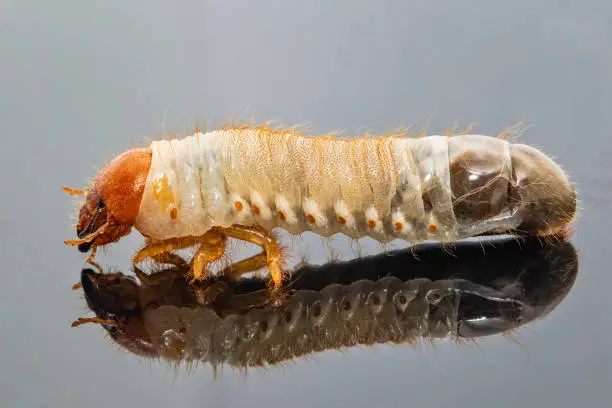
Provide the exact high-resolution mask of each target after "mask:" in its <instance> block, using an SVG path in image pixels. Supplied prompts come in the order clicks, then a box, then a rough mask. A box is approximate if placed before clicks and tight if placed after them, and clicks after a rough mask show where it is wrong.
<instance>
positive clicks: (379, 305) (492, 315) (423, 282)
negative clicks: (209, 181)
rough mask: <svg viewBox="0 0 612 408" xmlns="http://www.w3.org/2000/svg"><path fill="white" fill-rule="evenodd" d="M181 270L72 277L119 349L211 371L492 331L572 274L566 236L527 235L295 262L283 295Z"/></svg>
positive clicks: (554, 299)
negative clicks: (193, 278) (192, 279)
mask: <svg viewBox="0 0 612 408" xmlns="http://www.w3.org/2000/svg"><path fill="white" fill-rule="evenodd" d="M188 267H189V266H188V265H187V264H185V265H182V266H176V267H175V266H173V267H170V268H167V269H162V270H160V271H159V272H157V273H155V274H154V275H151V276H149V275H143V274H139V276H140V277H142V278H143V279H144V281H139V280H137V279H136V278H134V277H132V276H126V275H123V274H122V273H115V274H100V273H96V272H94V271H93V270H91V269H84V270H83V271H82V273H81V280H82V287H83V291H84V294H85V298H86V301H87V304H88V306H89V308H90V309H91V310H92V311H93V312H94V313H95V315H96V317H95V318H83V319H79V320H78V321H77V322H75V324H74V325H78V324H81V323H85V322H96V323H100V324H101V326H102V327H103V328H104V329H105V331H107V332H108V333H109V334H110V337H111V338H112V339H113V340H114V341H115V342H116V343H117V344H119V345H120V346H121V347H123V348H124V349H126V350H128V351H129V352H131V353H133V354H136V355H139V356H144V357H148V358H153V359H163V360H167V361H170V362H175V363H209V364H211V366H212V367H214V368H215V369H216V368H217V367H219V366H223V365H229V366H232V367H235V368H245V367H257V366H266V365H274V364H278V363H282V362H285V361H291V360H294V359H296V358H299V357H304V356H307V355H310V354H313V353H316V352H321V351H325V350H330V349H339V348H342V349H345V348H347V347H353V346H357V345H374V344H383V343H394V344H402V343H406V344H412V343H416V342H419V341H421V340H427V339H433V338H449V339H453V340H460V339H473V338H478V337H482V336H491V335H497V334H503V333H506V332H508V331H511V330H514V329H517V328H518V327H520V326H523V325H525V324H527V323H529V322H532V321H535V320H537V319H541V318H542V317H544V316H546V315H547V314H548V313H549V312H550V311H552V310H553V309H554V308H555V307H556V306H557V305H558V304H559V303H560V302H561V301H562V300H563V299H564V298H565V296H566V295H567V293H568V292H569V290H570V289H571V287H572V285H573V283H574V281H575V278H576V275H577V273H578V260H577V252H576V250H575V248H574V246H573V245H572V244H571V243H569V242H567V241H558V242H555V243H552V242H545V241H541V240H539V239H537V238H535V237H534V238H526V239H524V240H515V239H505V240H503V239H502V240H498V241H495V242H463V243H458V244H457V245H456V247H455V248H454V250H453V254H448V253H447V252H445V251H443V250H442V248H441V246H440V245H439V244H424V245H420V246H417V247H416V248H413V249H409V250H401V251H394V252H390V253H385V254H382V255H376V256H372V257H367V258H360V259H356V260H352V261H348V262H334V263H329V264H325V265H321V266H312V265H306V266H303V267H301V268H299V269H298V270H296V271H294V273H293V274H292V278H291V282H289V283H287V285H286V287H285V288H283V293H284V295H283V297H280V298H279V297H272V296H270V292H269V291H268V290H267V289H266V281H264V280H259V279H255V278H250V279H240V280H233V281H232V280H229V279H227V278H226V277H223V276H220V277H214V278H211V279H209V280H207V281H205V282H198V283H196V284H189V283H188V278H186V277H185V271H186V270H187V269H188Z"/></svg>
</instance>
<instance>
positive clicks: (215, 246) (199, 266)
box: [190, 235, 225, 283]
mask: <svg viewBox="0 0 612 408" xmlns="http://www.w3.org/2000/svg"><path fill="white" fill-rule="evenodd" d="M224 253H225V237H223V236H222V235H217V236H216V237H207V238H205V239H203V242H202V245H200V249H198V252H196V254H195V256H194V257H193V263H192V268H191V270H192V273H193V279H192V280H191V282H190V283H193V282H195V281H196V280H204V279H206V278H207V277H208V275H209V271H208V268H207V265H208V264H209V263H211V262H214V261H216V260H218V259H220V258H221V257H222V256H223V254H224Z"/></svg>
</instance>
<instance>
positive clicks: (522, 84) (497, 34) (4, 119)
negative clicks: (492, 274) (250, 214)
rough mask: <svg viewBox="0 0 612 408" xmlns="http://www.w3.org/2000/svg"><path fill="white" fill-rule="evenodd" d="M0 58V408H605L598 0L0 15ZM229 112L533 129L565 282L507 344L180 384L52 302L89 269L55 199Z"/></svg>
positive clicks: (605, 213)
mask: <svg viewBox="0 0 612 408" xmlns="http://www.w3.org/2000/svg"><path fill="white" fill-rule="evenodd" d="M186 3H189V4H186ZM294 3H295V4H294ZM297 3H300V4H297ZM0 49H1V50H2V63H1V64H0V115H1V117H0V134H1V135H2V136H1V137H2V140H3V148H2V162H1V164H0V166H1V169H0V181H1V186H2V199H1V200H0V217H1V222H2V225H3V228H2V231H3V239H2V241H3V242H2V246H1V249H0V250H1V251H2V259H3V261H4V262H3V263H4V266H3V270H2V285H1V288H0V291H1V292H0V316H1V319H2V320H1V321H2V324H3V327H2V346H3V347H2V364H1V365H0V367H1V372H0V395H2V397H3V406H7V407H13V406H14V407H56V406H57V407H60V406H61V407H65V406H90V407H98V406H99V407H103V406H113V405H118V406H126V405H128V404H131V405H137V406H151V407H157V406H168V405H169V404H180V405H181V406H234V405H238V404H248V405H250V406H267V407H270V406H289V405H291V406H294V407H308V406H316V405H319V404H321V405H322V406H339V405H344V404H346V405H348V406H358V407H361V406H364V407H366V406H368V407H369V406H373V405H378V406H398V405H400V404H401V405H414V406H424V405H426V406H428V407H444V406H493V405H494V406H502V407H515V406H535V405H538V406H546V407H548V406H550V407H573V406H576V405H578V404H580V405H586V406H596V405H602V404H603V406H605V404H608V403H609V401H608V399H609V398H608V396H609V395H610V379H611V378H612V353H611V351H610V346H609V334H610V332H611V331H612V319H611V318H610V317H609V315H608V313H609V310H611V309H612V300H610V297H609V295H608V290H609V287H610V282H611V279H610V277H609V267H608V265H609V249H608V245H607V243H608V241H609V239H608V238H607V237H608V235H609V231H608V230H609V228H610V227H611V226H612V225H611V223H610V221H609V218H610V211H611V210H612V205H611V204H610V202H611V200H610V199H611V196H612V194H611V193H610V189H611V188H612V176H611V174H612V172H611V170H612V165H610V163H609V156H610V154H611V153H612V139H611V137H610V135H611V134H612V119H610V118H611V117H612V116H611V115H610V113H611V112H612V9H611V7H610V6H609V4H608V2H607V1H585V2H580V3H579V2H568V1H540V2H537V3H536V2H530V1H515V2H507V3H503V4H502V3H501V2H487V1H472V2H462V3H459V2H454V1H437V2H417V1H394V2H391V1H389V2H376V3H374V2H351V1H342V2H333V4H331V3H330V2H325V1H311V2H291V4H289V3H288V2H284V1H265V2H264V1H260V2H246V1H242V2H231V3H228V2H212V1H208V2H185V3H184V4H181V5H175V4H174V3H173V2H160V1H148V2H144V1H141V2H99V3H98V4H97V5H95V6H92V5H89V4H86V2H79V1H55V2H43V1H11V0H9V1H3V2H2V3H1V4H0ZM232 118H237V119H244V120H248V119H251V118H252V119H254V120H256V121H258V122H263V121H266V120H275V121H278V122H280V123H286V124H296V123H297V124H310V125H311V126H310V131H311V132H312V133H322V132H327V131H332V130H336V129H343V130H346V131H347V133H350V134H357V133H360V132H363V131H364V130H372V131H375V132H384V131H388V130H393V129H394V128H396V127H400V126H406V125H409V124H413V125H414V127H415V129H420V128H421V127H423V126H425V125H428V131H429V133H435V132H443V131H445V130H446V129H448V128H449V127H452V126H453V125H454V124H458V125H459V126H466V125H468V124H469V123H470V122H476V123H477V128H476V129H477V130H478V131H480V132H482V133H494V134H496V133H499V132H500V131H501V130H502V129H503V128H504V127H506V126H509V125H513V124H515V123H517V122H519V121H523V122H525V124H527V125H534V126H532V127H531V128H530V129H528V130H527V132H526V133H525V134H524V135H523V136H522V138H521V140H522V141H524V142H526V143H529V144H533V145H535V146H537V147H541V148H542V149H543V150H545V151H546V152H548V153H550V154H551V155H553V156H554V157H555V158H556V159H557V160H558V161H559V162H560V163H562V164H563V166H564V168H565V169H566V170H567V171H568V172H569V173H570V174H571V175H572V178H573V179H574V180H575V181H576V183H577V185H578V188H579V192H580V197H581V200H582V203H581V204H582V213H581V215H580V218H579V220H578V223H577V225H576V228H575V234H574V236H573V238H572V241H573V242H574V244H575V245H576V247H577V248H578V250H579V251H580V257H581V258H580V272H579V275H578V279H577V281H576V284H575V285H574V288H573V289H572V291H571V292H570V293H569V295H568V297H567V298H566V299H565V300H564V301H563V303H561V304H560V305H559V307H558V308H557V309H556V310H554V311H553V313H552V314H551V315H550V316H548V317H547V318H546V319H545V320H543V321H541V322H539V323H536V324H534V325H531V326H528V327H525V328H523V329H521V330H520V331H519V332H518V333H517V334H516V338H517V339H518V341H519V342H520V345H519V344H517V343H516V342H513V341H512V340H510V339H506V338H504V337H501V336H497V337H491V338H487V339H483V340H481V341H479V343H478V344H479V346H478V347H465V346H457V345H456V344H454V343H451V342H438V343H437V346H436V347H432V346H423V347H420V348H412V347H410V346H404V347H397V346H396V347H390V346H384V347H383V346H379V347H376V348H374V349H367V348H361V349H355V350H349V351H347V352H344V353H339V352H328V353H324V354H320V355H317V356H315V357H313V358H309V359H306V360H300V361H296V362H295V363H292V364H288V365H286V366H284V367H279V368H271V369H268V370H266V371H265V372H261V371H254V370H252V371H249V372H248V375H247V376H246V377H245V376H244V374H242V373H239V372H234V371H232V370H225V371H224V372H223V373H222V375H221V376H220V377H219V378H217V380H213V376H212V371H211V370H210V368H209V367H207V366H201V367H199V368H197V369H196V370H195V371H194V372H193V373H191V374H189V373H187V372H186V371H184V370H179V371H178V372H175V371H174V369H172V368H169V367H168V366H167V365H166V364H164V363H163V362H159V363H158V362H148V361H143V360H139V359H138V358H136V357H134V356H132V355H129V354H127V353H125V352H123V351H121V350H118V348H117V346H116V345H114V344H113V343H112V342H111V341H110V340H109V339H107V338H105V337H104V336H103V335H102V331H101V329H100V328H98V327H95V326H84V327H80V328H78V329H72V328H70V323H71V322H72V320H73V319H74V318H76V317H80V316H84V315H85V314H86V311H87V310H86V306H85V303H84V301H83V299H82V296H81V294H80V293H79V292H73V291H71V290H70V287H71V285H72V284H74V283H75V282H77V281H78V279H79V273H80V269H81V267H82V266H83V262H84V260H85V257H84V256H83V254H80V253H78V251H76V249H74V248H68V247H65V246H64V245H63V240H64V239H69V238H72V237H73V236H74V229H73V227H72V222H73V220H72V219H71V218H70V216H71V215H72V214H73V213H74V211H75V205H74V200H73V199H72V198H71V197H69V196H66V195H65V194H63V193H62V191H61V187H62V186H63V185H68V186H71V187H75V188H79V187H82V186H84V184H85V182H86V181H87V180H88V179H89V178H90V177H91V176H93V175H94V174H95V171H96V169H97V168H100V167H101V166H102V165H103V164H104V163H105V162H106V161H108V160H109V159H110V158H112V157H113V155H115V154H117V153H120V152H122V151H123V150H125V149H126V148H129V147H132V146H136V145H142V144H145V143H146V139H145V138H146V137H158V136H161V135H163V134H166V133H168V132H171V131H172V132H177V133H184V132H186V131H188V130H190V129H191V128H192V127H193V125H194V124H196V123H200V124H203V123H207V124H209V125H210V126H215V125H219V124H220V123H222V122H224V121H226V120H228V119H232ZM334 241H338V244H337V245H336V247H338V248H340V250H341V251H342V252H343V253H344V254H349V251H348V248H349V246H348V244H346V243H345V242H344V241H343V240H342V239H337V240H334ZM140 242H141V239H140V237H139V236H137V234H133V235H131V236H130V237H129V238H127V239H124V240H122V242H121V244H119V245H115V246H113V247H111V248H110V249H109V250H108V251H106V253H101V254H100V255H99V256H98V258H97V260H98V261H99V262H100V263H101V264H103V265H110V266H113V267H115V268H119V269H126V267H127V266H128V265H129V262H128V258H129V257H130V256H131V255H133V253H134V250H135V249H136V248H137V246H138V245H139V243H140ZM299 244H300V245H301V247H304V248H306V249H308V250H309V252H310V253H311V260H312V261H314V262H322V261H324V260H325V259H327V257H328V254H327V253H326V251H325V250H324V248H325V247H324V246H323V245H321V244H320V242H319V241H318V240H317V239H316V238H313V237H307V238H305V239H304V240H301V241H299ZM364 249H366V250H367V251H368V253H369V252H374V251H377V250H378V249H377V247H376V246H375V245H371V243H365V244H364Z"/></svg>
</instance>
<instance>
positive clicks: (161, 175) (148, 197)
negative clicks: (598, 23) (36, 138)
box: [135, 128, 519, 243]
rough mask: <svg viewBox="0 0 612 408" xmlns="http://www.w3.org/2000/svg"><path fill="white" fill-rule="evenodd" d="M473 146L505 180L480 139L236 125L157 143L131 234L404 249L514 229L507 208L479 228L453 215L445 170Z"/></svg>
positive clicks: (490, 143) (502, 145) (499, 153)
mask: <svg viewBox="0 0 612 408" xmlns="http://www.w3.org/2000/svg"><path fill="white" fill-rule="evenodd" d="M475 144H477V145H478V147H479V148H480V149H483V150H486V151H487V152H489V153H491V154H495V155H496V156H495V157H498V158H499V159H498V160H497V161H498V162H499V163H496V166H499V174H500V177H503V178H505V179H507V180H508V181H511V180H512V163H511V157H510V148H511V145H510V144H509V143H508V142H507V141H504V140H501V139H497V138H492V137H487V136H479V135H464V136H453V137H446V136H428V137H423V138H415V139H411V138H404V137H384V138H360V139H340V138H331V137H320V138H316V137H308V136H301V135H298V134H296V133H294V132H292V131H284V130H279V131H275V130H268V129H264V128H253V129H248V128H238V129H228V130H216V131H211V132H208V133H206V134H202V133H197V134H195V135H193V136H189V137H186V138H184V139H175V140H164V141H156V142H153V143H152V144H151V146H150V148H151V150H152V153H153V157H152V163H151V167H150V170H149V174H148V178H147V181H146V187H145V191H144V195H143V198H142V201H141V206H140V213H139V216H138V218H137V219H136V222H135V227H136V228H137V229H138V230H139V231H140V232H141V233H143V234H145V235H148V236H150V237H152V238H154V239H158V240H163V239H168V238H173V237H184V236H199V235H202V234H204V233H205V232H206V231H208V230H209V229H210V228H211V227H214V226H221V227H224V226H230V225H232V224H241V225H246V226H249V225H254V224H257V225H261V226H262V227H264V228H266V229H272V228H277V227H278V228H282V229H285V230H287V231H289V232H292V233H301V232H304V231H312V232H315V233H317V234H320V235H323V236H329V235H332V234H335V233H344V234H346V235H348V236H350V237H353V238H361V237H364V236H371V237H373V238H374V239H376V240H378V241H381V242H388V241H391V240H394V239H397V238H399V239H404V240H406V241H409V242H413V243H415V242H421V241H424V240H436V241H441V242H450V241H455V240H457V239H461V238H466V237H469V236H474V235H476V234H479V233H483V232H487V231H490V230H492V229H495V228H506V227H507V228H513V227H515V226H516V225H518V223H519V220H518V219H517V216H516V214H514V213H512V211H510V210H508V211H506V210H504V211H501V212H500V213H499V214H497V215H496V216H495V217H488V218H487V219H486V220H483V221H484V222H479V223H474V222H473V221H469V220H467V221H466V220H462V219H458V218H457V217H456V214H455V211H454V209H453V203H454V200H457V199H461V197H454V196H453V191H452V188H451V171H450V166H451V163H452V161H453V159H454V158H456V157H457V156H458V155H460V154H462V152H464V151H465V149H466V147H467V148H471V147H472V148H473V147H474V145H475Z"/></svg>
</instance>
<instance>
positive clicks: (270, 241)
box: [223, 225, 283, 290]
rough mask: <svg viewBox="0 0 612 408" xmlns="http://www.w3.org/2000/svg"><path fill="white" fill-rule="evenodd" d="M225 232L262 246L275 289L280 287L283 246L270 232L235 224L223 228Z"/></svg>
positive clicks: (227, 234) (229, 235) (230, 235)
mask: <svg viewBox="0 0 612 408" xmlns="http://www.w3.org/2000/svg"><path fill="white" fill-rule="evenodd" d="M223 234H224V235H226V236H228V237H230V238H235V239H240V240H242V241H248V242H251V243H253V244H256V245H259V246H261V247H262V248H263V250H264V251H265V253H266V263H267V264H268V268H270V276H271V277H272V281H273V283H274V290H278V289H280V287H281V284H282V280H283V271H282V269H281V266H282V264H283V259H282V254H281V247H280V245H279V244H278V243H277V242H276V240H275V239H274V238H273V237H272V236H271V235H270V234H269V233H268V232H266V231H263V230H260V229H257V228H252V227H244V226H240V225H234V226H231V227H228V228H223Z"/></svg>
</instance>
